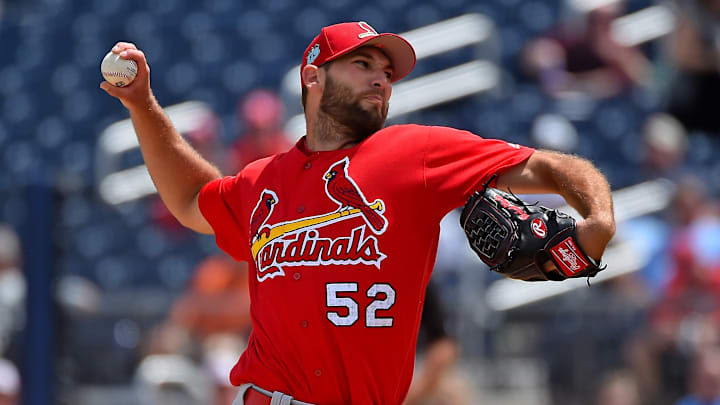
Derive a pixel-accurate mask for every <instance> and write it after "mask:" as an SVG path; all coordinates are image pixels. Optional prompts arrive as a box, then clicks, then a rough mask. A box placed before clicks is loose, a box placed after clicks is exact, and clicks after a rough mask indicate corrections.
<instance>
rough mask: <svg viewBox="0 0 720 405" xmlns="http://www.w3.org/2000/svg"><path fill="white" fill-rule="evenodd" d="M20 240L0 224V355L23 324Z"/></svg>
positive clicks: (23, 282)
mask: <svg viewBox="0 0 720 405" xmlns="http://www.w3.org/2000/svg"><path fill="white" fill-rule="evenodd" d="M20 256H21V253H20V239H19V238H18V236H17V234H16V233H15V231H14V230H13V229H12V228H10V227H9V226H7V225H3V224H0V356H2V355H3V354H5V355H7V353H6V350H8V347H9V345H10V343H11V340H12V339H13V338H14V337H16V334H17V333H18V332H20V331H21V330H22V328H23V326H24V324H25V295H26V290H27V286H26V282H25V276H24V275H23V273H22V270H20V266H21V263H20V261H21V259H20Z"/></svg>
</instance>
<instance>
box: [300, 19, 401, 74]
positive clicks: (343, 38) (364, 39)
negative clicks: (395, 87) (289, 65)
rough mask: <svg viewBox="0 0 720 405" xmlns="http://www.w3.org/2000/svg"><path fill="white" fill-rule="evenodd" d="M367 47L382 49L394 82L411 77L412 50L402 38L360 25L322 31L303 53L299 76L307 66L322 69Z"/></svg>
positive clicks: (338, 25)
mask: <svg viewBox="0 0 720 405" xmlns="http://www.w3.org/2000/svg"><path fill="white" fill-rule="evenodd" d="M366 45H370V46H375V47H377V48H379V49H381V50H382V51H383V52H384V53H385V55H387V57H388V58H390V61H391V63H392V65H393V75H392V78H391V81H393V82H396V81H398V80H400V79H402V78H403V77H405V76H407V75H408V74H410V72H411V71H412V70H413V68H414V67H415V50H414V49H413V47H412V45H410V43H409V42H408V41H407V40H406V39H405V38H403V37H401V36H399V35H395V34H390V33H383V34H378V32H377V31H375V29H374V28H373V27H371V26H370V24H368V23H366V22H365V21H359V22H347V23H341V24H335V25H330V26H327V27H323V29H322V30H320V35H318V36H316V37H315V39H313V40H312V42H310V45H308V47H307V49H305V53H304V54H303V60H302V65H301V66H300V72H301V74H302V70H303V68H304V67H305V66H306V65H311V64H312V65H315V66H321V65H322V64H324V63H325V62H329V61H331V60H333V59H337V58H339V57H340V56H343V55H345V54H347V53H349V52H352V51H354V50H355V49H358V48H360V47H361V46H366Z"/></svg>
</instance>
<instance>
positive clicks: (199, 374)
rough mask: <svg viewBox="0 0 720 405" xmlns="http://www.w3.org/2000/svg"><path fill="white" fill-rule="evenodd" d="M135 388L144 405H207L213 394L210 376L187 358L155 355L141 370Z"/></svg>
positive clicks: (140, 366)
mask: <svg viewBox="0 0 720 405" xmlns="http://www.w3.org/2000/svg"><path fill="white" fill-rule="evenodd" d="M134 388H135V390H136V392H137V395H138V399H139V401H140V404H141V405H207V404H209V403H212V390H211V388H210V382H209V378H208V376H207V374H206V373H205V372H204V371H203V370H202V368H201V367H199V366H198V365H196V364H195V363H194V362H193V361H191V360H190V359H188V358H187V357H185V356H181V355H175V354H155V355H150V356H147V357H145V358H144V359H143V360H142V361H141V362H140V365H139V366H138V368H137V371H136V374H135V379H134Z"/></svg>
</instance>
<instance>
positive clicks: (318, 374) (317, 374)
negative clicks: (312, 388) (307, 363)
mask: <svg viewBox="0 0 720 405" xmlns="http://www.w3.org/2000/svg"><path fill="white" fill-rule="evenodd" d="M314 374H315V377H320V376H321V375H322V370H320V369H319V368H316V369H315V372H314Z"/></svg>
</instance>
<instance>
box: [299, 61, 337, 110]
mask: <svg viewBox="0 0 720 405" xmlns="http://www.w3.org/2000/svg"><path fill="white" fill-rule="evenodd" d="M331 64H332V61H329V62H325V63H323V64H322V65H320V67H321V68H323V69H325V71H326V72H327V70H328V68H329V67H330V65H331ZM300 85H301V86H302V89H301V93H302V96H301V100H302V106H303V111H305V104H306V103H307V87H305V83H301V84H300Z"/></svg>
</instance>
